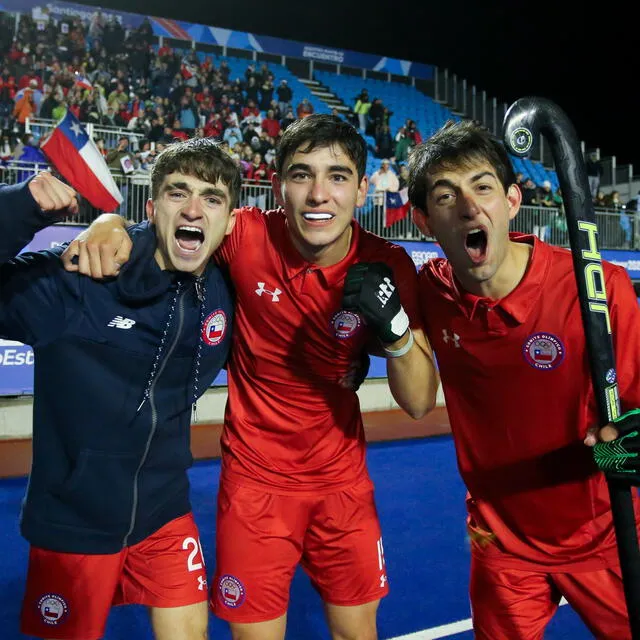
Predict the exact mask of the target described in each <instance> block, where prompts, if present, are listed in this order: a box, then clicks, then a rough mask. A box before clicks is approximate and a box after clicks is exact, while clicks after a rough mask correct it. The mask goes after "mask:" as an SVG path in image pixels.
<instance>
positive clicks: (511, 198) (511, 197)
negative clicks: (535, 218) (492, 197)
mask: <svg viewBox="0 0 640 640" xmlns="http://www.w3.org/2000/svg"><path fill="white" fill-rule="evenodd" d="M507 202H508V203H509V220H513V219H514V218H515V217H516V215H517V214H518V211H520V204H521V203H522V191H520V188H519V187H518V186H517V185H515V184H512V185H511V186H510V187H509V188H508V189H507Z"/></svg>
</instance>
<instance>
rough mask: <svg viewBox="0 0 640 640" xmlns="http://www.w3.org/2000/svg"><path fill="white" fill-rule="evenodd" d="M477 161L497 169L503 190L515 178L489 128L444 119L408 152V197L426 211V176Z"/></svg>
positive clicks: (501, 148)
mask: <svg viewBox="0 0 640 640" xmlns="http://www.w3.org/2000/svg"><path fill="white" fill-rule="evenodd" d="M478 161H486V162H488V163H489V164H490V165H491V166H492V167H493V168H494V169H495V171H496V175H497V176H498V179H499V180H500V182H501V183H502V186H503V187H504V191H505V193H506V192H507V190H508V189H509V187H510V186H511V185H512V184H515V181H516V177H515V174H514V172H513V166H512V165H511V160H510V159H509V155H508V154H507V151H506V149H505V148H504V146H503V145H502V143H501V142H500V141H499V140H498V139H497V138H496V137H494V136H493V135H492V134H491V133H490V132H489V131H488V129H486V128H485V127H484V126H482V125H481V124H480V123H478V122H475V121H473V120H461V121H460V122H453V121H452V120H449V121H447V122H446V123H445V124H444V125H443V126H442V127H441V128H440V129H438V131H436V132H435V133H434V134H433V135H432V136H431V137H430V138H428V139H427V140H426V141H425V142H423V143H421V144H419V145H416V146H415V147H414V148H413V149H412V150H411V153H410V155H409V162H408V165H409V180H408V192H409V200H410V202H411V204H412V205H413V206H414V207H418V208H419V209H422V210H423V211H425V212H426V205H427V191H428V189H427V175H428V174H430V173H434V172H435V171H437V170H439V169H442V168H445V167H451V168H457V167H462V166H465V165H470V164H472V163H475V162H478Z"/></svg>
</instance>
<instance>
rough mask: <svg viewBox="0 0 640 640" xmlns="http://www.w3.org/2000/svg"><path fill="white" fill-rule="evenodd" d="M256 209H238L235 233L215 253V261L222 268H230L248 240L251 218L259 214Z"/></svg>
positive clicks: (227, 237) (226, 238)
mask: <svg viewBox="0 0 640 640" xmlns="http://www.w3.org/2000/svg"><path fill="white" fill-rule="evenodd" d="M259 212H260V210H259V209H256V208H255V207H242V208H240V209H236V223H235V225H234V227H233V231H232V232H231V233H230V234H229V235H228V236H226V237H225V239H224V240H223V242H222V244H221V245H220V247H218V250H217V251H216V252H215V253H214V255H213V259H214V261H215V262H216V264H218V265H220V266H224V265H227V266H230V265H231V264H232V263H233V260H234V259H235V257H236V254H237V253H238V249H239V247H240V246H242V245H243V244H244V243H245V242H246V240H245V237H246V234H247V228H248V226H249V224H250V218H251V217H252V216H255V215H256V214H257V213H259Z"/></svg>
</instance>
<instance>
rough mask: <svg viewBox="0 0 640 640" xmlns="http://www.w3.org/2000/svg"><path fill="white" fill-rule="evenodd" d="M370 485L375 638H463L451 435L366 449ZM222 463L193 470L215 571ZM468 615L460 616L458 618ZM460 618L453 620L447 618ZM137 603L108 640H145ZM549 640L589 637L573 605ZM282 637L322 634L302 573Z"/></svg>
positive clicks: (9, 536)
mask: <svg viewBox="0 0 640 640" xmlns="http://www.w3.org/2000/svg"><path fill="white" fill-rule="evenodd" d="M369 469H370V473H371V475H372V477H373V480H374V482H375V485H376V499H377V504H378V510H379V513H380V519H381V522H382V531H383V541H384V550H385V558H386V563H387V570H388V576H389V584H390V587H391V593H390V595H389V596H388V597H387V598H385V599H384V600H383V601H382V604H381V606H380V610H379V615H378V629H379V636H380V639H381V640H388V639H391V638H402V640H427V639H432V638H445V637H446V638H455V639H463V638H464V639H465V640H468V639H470V638H472V637H473V634H472V632H471V631H469V630H465V629H469V628H470V624H469V623H468V618H469V607H468V599H467V578H468V564H469V551H468V547H467V542H466V539H465V526H464V493H465V492H464V487H463V485H462V483H461V481H460V479H459V477H458V474H457V470H456V466H455V456H454V450H453V443H452V441H451V438H450V437H449V436H445V437H436V438H427V439H421V440H410V441H407V440H405V441H402V442H394V443H380V444H372V445H370V446H369ZM219 470H220V465H219V462H217V461H214V462H200V463H197V464H196V465H195V466H194V468H193V469H192V470H191V481H192V501H193V508H194V512H195V515H196V519H197V521H198V525H199V527H200V534H201V538H202V545H203V549H204V554H205V559H206V561H207V564H208V567H209V570H210V571H211V570H212V569H213V540H214V529H215V522H214V517H215V498H216V492H217V490H218V474H219ZM25 485H26V480H25V479H12V480H2V481H0V545H1V551H0V640H18V639H24V638H25V636H23V635H21V634H20V633H19V631H18V618H19V611H20V604H21V599H22V594H23V590H24V570H25V567H26V561H27V544H26V543H25V541H24V540H23V539H22V538H21V537H20V535H19V533H18V513H19V509H20V501H21V499H22V495H23V493H24V489H25ZM465 621H467V622H465ZM454 623H458V624H454ZM209 637H210V638H212V639H215V640H229V639H230V637H231V636H230V634H229V632H228V630H227V627H226V624H225V623H223V622H221V621H219V620H217V619H215V618H213V617H211V624H210V633H209ZM151 638H152V636H151V632H150V627H149V623H148V620H147V615H146V612H145V611H144V610H143V609H142V608H140V607H119V608H114V609H113V610H112V613H111V616H110V618H109V624H108V628H107V634H106V635H105V640H151ZM545 638H546V639H547V640H586V639H588V638H592V635H591V634H590V633H589V632H588V631H587V630H586V628H585V627H584V625H583V624H582V623H581V622H580V620H579V619H578V618H577V616H576V615H575V614H574V613H573V612H572V611H571V609H570V607H568V606H563V607H561V608H560V609H559V611H558V613H557V614H556V616H555V618H554V620H553V621H552V623H551V625H550V626H549V629H548V632H547V634H546V636H545ZM287 640H329V634H328V633H327V630H326V627H325V624H324V620H323V616H322V605H321V602H320V599H319V597H318V596H317V594H316V592H315V591H314V590H313V588H312V587H311V586H310V583H309V581H308V579H307V577H306V576H305V575H304V573H302V572H301V571H299V572H298V573H297V574H296V577H295V579H294V582H293V586H292V589H291V601H290V609H289V624H288V630H287Z"/></svg>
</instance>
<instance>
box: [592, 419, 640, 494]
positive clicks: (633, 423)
mask: <svg viewBox="0 0 640 640" xmlns="http://www.w3.org/2000/svg"><path fill="white" fill-rule="evenodd" d="M613 424H614V425H615V427H616V429H618V432H619V435H618V437H617V438H616V439H615V440H612V441H611V442H598V444H596V445H594V447H593V457H594V460H595V461H596V464H597V465H598V468H599V469H600V470H601V471H604V473H605V474H606V476H607V478H612V479H614V480H625V481H626V482H629V483H630V484H633V485H640V456H639V455H638V454H639V453H640V409H634V410H633V411H627V413H624V414H622V415H621V416H620V417H619V418H616V419H615V420H614V421H613Z"/></svg>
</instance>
